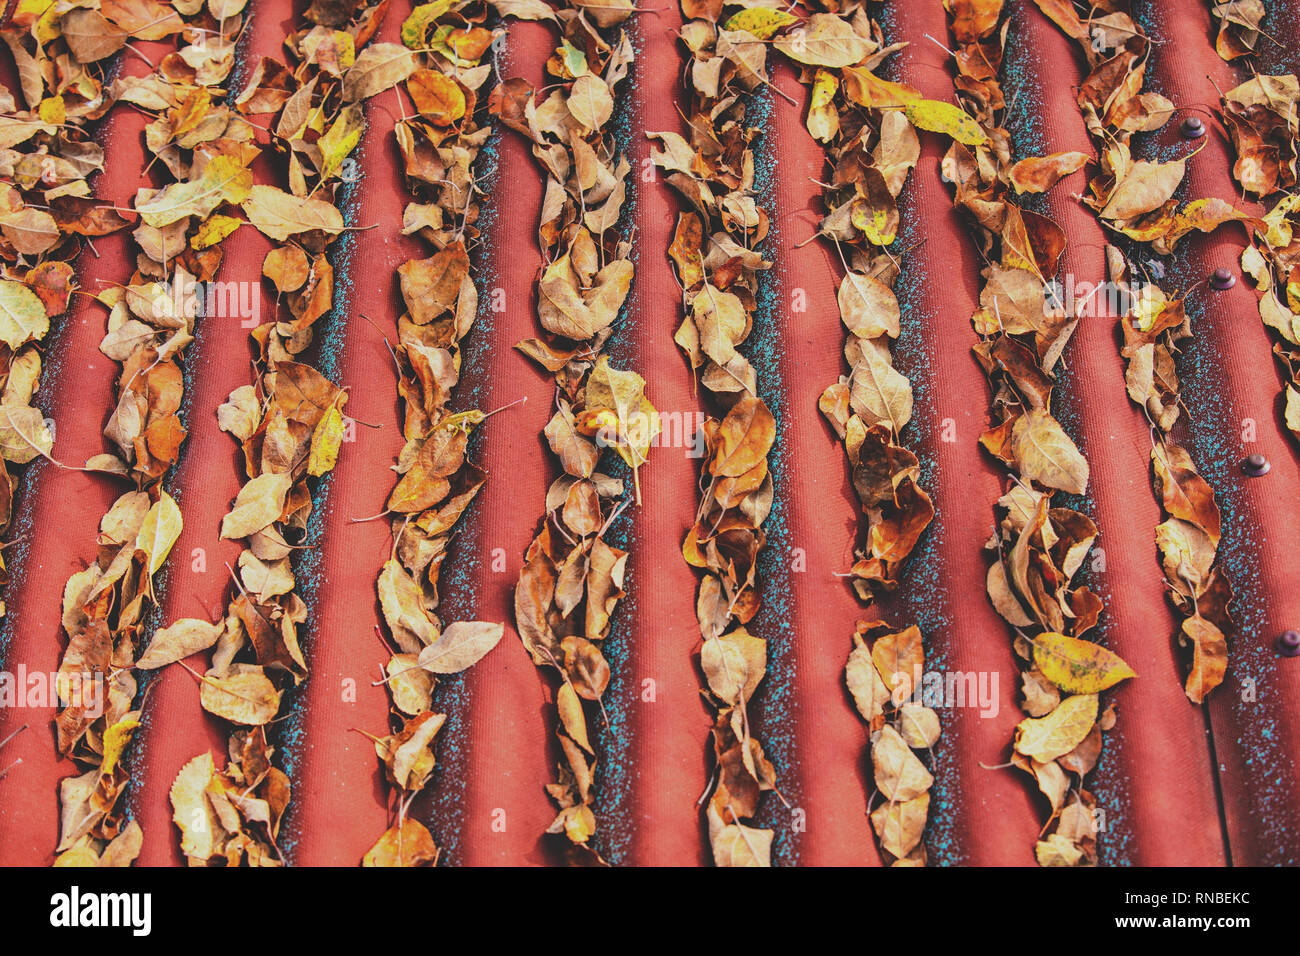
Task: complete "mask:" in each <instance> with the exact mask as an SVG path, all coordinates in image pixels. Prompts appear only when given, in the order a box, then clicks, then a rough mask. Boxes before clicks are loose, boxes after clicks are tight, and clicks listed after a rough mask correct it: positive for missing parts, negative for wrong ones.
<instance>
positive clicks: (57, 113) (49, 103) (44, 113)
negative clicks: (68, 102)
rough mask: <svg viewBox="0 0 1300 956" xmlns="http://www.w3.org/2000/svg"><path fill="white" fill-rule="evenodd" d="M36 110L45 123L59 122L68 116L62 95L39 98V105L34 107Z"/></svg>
mask: <svg viewBox="0 0 1300 956" xmlns="http://www.w3.org/2000/svg"><path fill="white" fill-rule="evenodd" d="M36 112H37V113H38V114H39V115H40V117H41V119H43V120H45V122H47V123H54V124H59V123H63V122H65V121H66V120H67V118H68V110H67V107H66V106H64V103H63V97H62V96H50V97H47V98H46V99H43V100H41V105H40V106H38V107H37V108H36Z"/></svg>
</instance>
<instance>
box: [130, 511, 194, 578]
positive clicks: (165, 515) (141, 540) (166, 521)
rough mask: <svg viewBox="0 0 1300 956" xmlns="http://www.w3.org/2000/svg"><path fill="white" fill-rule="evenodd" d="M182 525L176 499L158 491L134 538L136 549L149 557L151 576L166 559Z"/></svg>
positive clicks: (179, 534)
mask: <svg viewBox="0 0 1300 956" xmlns="http://www.w3.org/2000/svg"><path fill="white" fill-rule="evenodd" d="M183 526H184V522H183V521H182V520H181V509H180V508H178V507H177V505H176V501H175V500H174V499H173V498H172V496H171V495H169V494H167V492H165V491H162V492H159V498H158V500H157V501H155V502H154V503H153V505H152V506H150V508H149V513H148V514H146V515H145V516H144V522H143V523H142V524H141V525H140V531H139V533H138V534H137V535H136V539H135V547H136V550H137V551H143V552H144V553H145V554H146V555H147V556H148V558H149V575H150V576H151V577H152V576H153V575H155V574H157V573H158V569H159V568H161V567H162V566H163V562H164V561H166V560H167V555H168V554H169V553H170V552H171V549H172V545H174V544H175V543H176V539H177V538H179V537H180V536H181V528H182V527H183Z"/></svg>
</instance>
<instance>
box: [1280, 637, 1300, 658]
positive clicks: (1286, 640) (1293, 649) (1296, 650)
mask: <svg viewBox="0 0 1300 956" xmlns="http://www.w3.org/2000/svg"><path fill="white" fill-rule="evenodd" d="M1277 652H1278V653H1279V654H1281V655H1282V656H1283V657H1300V631H1283V632H1282V633H1281V634H1279V635H1278V636H1277Z"/></svg>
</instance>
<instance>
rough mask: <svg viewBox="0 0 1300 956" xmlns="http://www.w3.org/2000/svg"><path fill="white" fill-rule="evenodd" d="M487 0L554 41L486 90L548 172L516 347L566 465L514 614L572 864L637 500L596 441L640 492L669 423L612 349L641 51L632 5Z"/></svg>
mask: <svg viewBox="0 0 1300 956" xmlns="http://www.w3.org/2000/svg"><path fill="white" fill-rule="evenodd" d="M493 3H494V5H495V6H496V7H497V9H498V11H499V12H500V13H501V14H502V15H503V16H513V17H517V18H520V19H532V20H546V21H549V22H551V23H553V24H554V26H555V28H556V30H557V32H558V33H559V38H560V43H559V45H558V46H557V47H556V49H555V52H554V53H553V54H552V55H551V56H550V57H549V59H548V60H547V61H546V73H547V75H548V76H549V77H551V78H552V79H553V82H552V83H550V84H549V85H547V86H546V87H544V88H542V89H540V90H534V89H533V87H532V85H531V84H530V83H529V82H528V81H527V80H524V79H521V78H517V77H516V78H511V79H507V80H505V81H504V82H502V83H501V84H500V85H498V86H497V87H496V88H495V89H494V90H493V91H492V94H491V97H490V99H489V107H490V110H491V112H492V114H493V115H494V116H496V117H497V118H498V119H499V120H500V121H501V122H502V123H504V124H505V125H506V126H508V127H510V128H511V129H513V130H515V131H517V132H519V133H520V134H522V135H523V136H525V137H526V138H527V139H528V140H529V141H530V142H531V143H532V147H533V155H534V157H535V158H536V160H537V162H538V165H539V166H540V167H541V169H542V171H543V172H544V174H545V178H546V187H545V191H544V193H543V198H542V209H541V216H540V221H539V226H538V240H539V242H540V244H541V247H542V262H543V264H542V268H541V273H540V276H539V278H538V283H537V301H538V306H537V309H538V315H537V317H538V321H539V322H540V324H541V326H542V329H543V332H544V335H543V337H541V338H532V339H527V340H525V341H523V342H520V343H518V345H517V346H516V347H517V348H518V349H519V350H520V351H521V352H522V353H523V354H524V355H526V356H528V357H529V358H530V359H532V360H533V361H534V362H536V363H537V364H538V365H540V366H542V367H543V368H545V369H546V370H547V371H548V372H550V373H551V374H553V375H554V377H555V413H554V414H553V416H552V417H551V419H550V421H549V422H548V423H547V425H546V428H545V430H544V434H545V437H546V440H547V443H548V445H549V446H550V449H551V451H552V452H553V454H554V455H555V458H556V459H557V460H558V462H559V464H560V467H561V469H562V470H563V474H561V475H560V476H559V477H558V478H556V479H555V481H554V482H553V483H552V484H551V487H550V488H549V490H548V491H547V494H546V516H545V518H544V519H543V521H544V523H543V525H542V529H541V532H540V533H539V534H538V535H537V536H536V537H535V538H534V539H533V541H532V543H531V544H530V545H529V547H528V551H527V553H526V554H525V556H524V566H523V569H522V570H521V572H520V575H519V582H518V584H517V586H516V588H515V624H516V627H517V628H518V631H519V637H520V639H521V640H522V642H523V644H524V647H525V648H526V649H527V650H528V653H529V654H530V655H531V656H532V660H533V663H534V664H535V665H536V666H538V667H541V668H547V669H553V670H554V672H555V674H556V676H557V677H558V678H559V685H558V687H557V690H556V694H555V706H556V711H557V716H558V720H557V726H556V736H557V737H558V739H559V744H560V748H561V752H562V754H563V761H562V762H561V763H560V764H559V765H558V778H557V780H556V782H555V783H552V784H549V785H548V786H547V788H546V789H547V793H548V794H549V795H550V798H551V800H552V801H553V802H554V803H555V805H556V807H557V808H558V813H557V814H556V816H555V819H554V820H553V821H552V822H551V824H550V826H549V827H548V828H547V833H549V834H553V835H557V836H559V835H562V838H563V839H564V840H566V841H567V842H566V843H564V844H563V845H564V847H565V854H566V859H567V860H568V861H569V862H570V863H572V864H578V865H587V864H591V865H602V864H603V863H604V862H605V861H604V860H603V858H602V857H601V856H600V854H599V852H598V851H597V850H596V848H595V847H594V846H593V845H592V837H593V836H594V834H595V832H596V817H595V814H594V812H593V811H592V801H593V783H594V776H595V770H596V754H595V751H594V749H593V747H592V743H591V734H590V731H589V728H590V726H591V725H590V720H591V719H592V718H593V717H594V716H595V713H596V712H597V710H598V709H599V708H601V706H602V705H601V696H602V695H603V694H604V692H605V689H606V687H607V686H608V684H609V679H610V669H609V664H608V662H607V661H606V660H605V656H604V655H603V654H602V653H601V650H600V642H601V641H602V640H603V639H604V638H605V637H606V636H607V635H608V634H609V632H610V622H611V618H612V616H613V614H614V611H615V609H616V608H617V606H618V602H619V601H620V600H621V599H622V598H623V596H624V591H623V580H624V574H625V571H626V566H627V558H628V554H627V552H625V551H623V550H621V549H619V548H615V547H612V546H611V545H609V544H607V543H606V541H605V537H606V534H607V532H608V531H609V528H610V525H611V524H612V523H613V521H614V519H615V517H616V516H617V515H618V514H619V512H620V511H622V509H623V508H624V507H626V504H627V501H626V499H625V495H624V488H623V482H622V481H621V480H619V479H616V478H612V477H611V476H609V475H607V474H604V473H603V472H601V471H599V470H598V469H599V468H600V459H601V455H602V450H603V449H604V448H606V447H612V448H613V449H614V451H615V452H616V453H617V454H618V455H619V457H620V458H622V459H623V461H624V462H626V464H627V465H628V467H629V468H630V469H631V471H632V481H633V485H634V493H635V498H636V500H637V501H638V502H639V501H640V497H641V494H640V479H639V471H638V470H639V468H640V466H641V465H642V464H644V463H645V461H646V457H647V455H648V453H649V449H650V447H651V444H652V443H653V442H654V440H655V437H656V435H657V434H658V431H659V420H658V415H657V413H656V411H655V409H654V407H653V406H652V405H651V404H650V402H649V400H648V399H647V398H646V395H645V385H646V383H645V381H644V380H643V379H642V378H641V376H640V375H638V374H636V373H635V372H632V371H620V370H617V369H615V368H613V367H611V366H610V364H609V359H608V356H606V355H603V354H602V350H603V348H604V346H605V344H606V342H607V341H608V340H609V337H610V335H611V334H612V332H613V329H612V326H613V324H614V322H615V320H616V319H617V318H618V315H619V312H620V310H621V309H622V307H623V303H624V300H625V299H626V298H627V294H628V290H629V289H630V287H631V284H632V278H633V271H634V270H633V265H632V261H631V241H630V239H629V238H628V237H627V236H625V235H622V234H620V230H619V228H618V226H619V219H620V214H621V212H622V210H623V205H624V202H625V201H626V198H627V179H628V173H629V172H630V168H631V167H630V165H629V163H628V161H627V159H626V157H624V156H623V155H622V154H621V153H619V151H618V149H617V145H616V143H615V139H614V136H613V133H612V131H611V129H610V120H611V117H613V115H614V111H615V106H616V102H615V99H616V97H619V96H622V95H624V93H623V92H621V91H620V86H622V85H624V80H625V79H626V78H627V75H628V71H629V69H630V67H631V64H632V58H633V50H632V44H631V42H630V41H629V39H628V36H627V34H626V32H625V31H622V30H619V31H617V33H615V30H614V28H615V27H617V26H618V25H619V24H621V23H622V22H623V21H625V20H626V19H627V18H628V16H630V14H631V12H632V5H631V3H630V2H627V0H622V2H617V3H609V2H597V3H591V2H582V3H576V2H575V3H573V4H572V5H569V4H559V5H557V6H556V7H555V8H554V9H551V8H549V7H547V6H546V5H545V4H542V3H530V2H521V0H493Z"/></svg>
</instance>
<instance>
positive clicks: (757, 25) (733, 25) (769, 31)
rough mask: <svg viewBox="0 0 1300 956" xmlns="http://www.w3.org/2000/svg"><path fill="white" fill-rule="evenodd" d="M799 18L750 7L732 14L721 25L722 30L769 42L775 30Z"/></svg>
mask: <svg viewBox="0 0 1300 956" xmlns="http://www.w3.org/2000/svg"><path fill="white" fill-rule="evenodd" d="M798 19H799V18H798V17H796V16H794V15H793V14H790V13H786V12H785V11H784V10H772V9H770V8H767V7H750V8H748V9H746V10H741V11H740V12H739V13H734V14H732V15H731V16H730V17H729V18H728V19H727V22H726V23H724V24H723V25H722V29H724V30H744V31H745V32H746V33H748V34H750V35H752V36H756V37H758V38H759V39H760V40H770V39H772V36H773V35H774V34H775V33H776V31H777V30H779V29H781V28H782V27H784V26H789V25H790V24H791V23H794V22H795V21H797V20H798Z"/></svg>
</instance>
